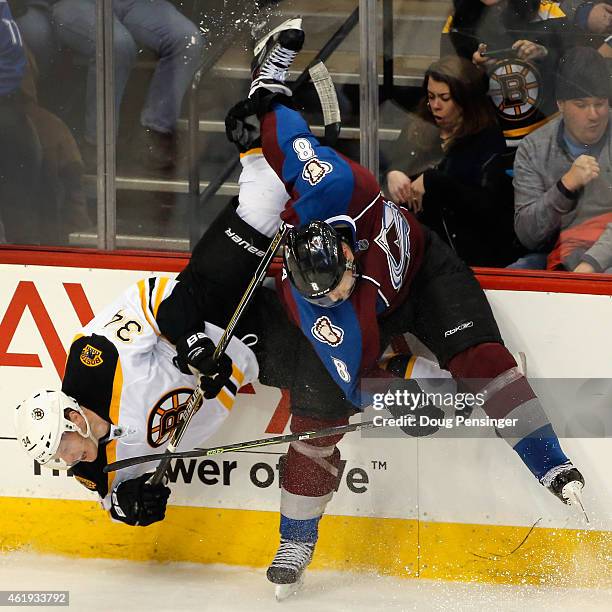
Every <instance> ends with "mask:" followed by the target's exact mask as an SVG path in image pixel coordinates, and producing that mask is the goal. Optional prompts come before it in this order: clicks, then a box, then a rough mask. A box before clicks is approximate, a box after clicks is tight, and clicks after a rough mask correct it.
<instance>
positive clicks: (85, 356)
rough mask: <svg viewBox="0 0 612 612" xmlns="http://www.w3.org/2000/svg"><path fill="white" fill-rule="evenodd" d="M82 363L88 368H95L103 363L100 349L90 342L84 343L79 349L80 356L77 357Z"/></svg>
mask: <svg viewBox="0 0 612 612" xmlns="http://www.w3.org/2000/svg"><path fill="white" fill-rule="evenodd" d="M79 359H80V360H81V363H82V364H83V365H86V366H87V367H88V368H95V367H96V366H99V365H100V364H102V363H104V360H103V359H102V351H101V350H100V349H97V348H95V347H93V346H91V344H86V345H85V347H84V348H83V350H82V351H81V356H80V358H79Z"/></svg>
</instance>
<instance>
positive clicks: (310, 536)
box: [280, 415, 348, 543]
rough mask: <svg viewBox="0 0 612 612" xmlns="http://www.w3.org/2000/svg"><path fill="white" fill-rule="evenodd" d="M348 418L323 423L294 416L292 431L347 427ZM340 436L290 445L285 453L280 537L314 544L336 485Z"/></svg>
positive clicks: (321, 420) (315, 419)
mask: <svg viewBox="0 0 612 612" xmlns="http://www.w3.org/2000/svg"><path fill="white" fill-rule="evenodd" d="M347 423H348V418H341V419H335V420H329V421H328V420H323V419H318V418H308V417H301V416H296V415H294V416H293V417H292V418H291V431H292V432H294V433H297V432H300V431H312V430H315V429H323V428H325V427H334V426H337V425H346V424H347ZM341 439H342V435H338V436H332V437H329V438H319V439H316V440H307V441H304V442H292V443H291V445H290V446H289V451H288V452H287V460H286V462H285V466H284V471H283V484H282V489H281V524H280V533H281V538H283V539H286V540H296V541H300V542H311V543H314V542H316V541H317V537H318V525H319V520H320V518H321V516H322V515H323V513H324V512H325V507H326V506H327V503H328V502H329V501H330V499H331V498H332V495H333V492H334V491H335V489H336V487H337V484H338V466H339V465H340V451H339V450H338V449H337V448H336V444H337V443H338V442H339V441H340V440H341Z"/></svg>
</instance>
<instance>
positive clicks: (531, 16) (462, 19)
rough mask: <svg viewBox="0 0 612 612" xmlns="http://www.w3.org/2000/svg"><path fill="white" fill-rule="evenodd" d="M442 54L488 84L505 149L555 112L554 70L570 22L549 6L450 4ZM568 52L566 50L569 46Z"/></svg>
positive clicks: (504, 0) (536, 1) (536, 0)
mask: <svg viewBox="0 0 612 612" xmlns="http://www.w3.org/2000/svg"><path fill="white" fill-rule="evenodd" d="M454 4H455V14H454V16H453V17H452V19H451V20H450V21H449V23H447V25H446V27H445V29H444V33H443V36H442V50H443V51H444V52H446V53H448V52H451V51H450V50H449V49H453V50H454V52H456V53H457V54H458V55H461V56H462V57H465V58H468V59H471V60H472V61H473V62H474V63H475V64H476V65H478V66H479V67H481V68H482V69H483V70H485V71H486V72H487V74H488V75H489V78H490V87H489V95H490V97H491V99H492V101H493V103H494V104H495V107H496V109H497V116H498V119H499V122H500V125H501V126H502V129H503V131H504V135H505V137H506V140H507V142H508V144H509V145H510V146H516V145H517V144H518V142H519V141H520V139H521V138H523V136H525V135H526V134H528V133H529V132H530V131H532V130H533V129H535V128H536V127H538V126H539V125H542V123H543V122H545V121H546V120H548V119H549V118H550V117H551V116H554V114H555V113H556V112H557V108H556V105H555V97H554V85H555V78H554V74H555V70H556V66H557V63H558V61H559V59H560V58H561V56H562V55H563V53H564V52H565V49H566V46H567V45H566V33H567V31H568V30H571V29H573V26H572V24H571V22H570V20H568V19H567V17H566V15H565V13H564V12H563V11H561V9H560V8H559V5H558V4H557V3H554V2H542V3H540V0H480V1H478V0H455V2H454ZM569 46H571V44H570V45H569Z"/></svg>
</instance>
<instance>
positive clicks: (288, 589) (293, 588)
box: [274, 575, 304, 601]
mask: <svg viewBox="0 0 612 612" xmlns="http://www.w3.org/2000/svg"><path fill="white" fill-rule="evenodd" d="M303 585H304V575H301V576H300V577H299V578H298V579H297V581H296V582H292V583H291V584H277V585H276V587H275V589H274V596H275V597H276V601H284V600H285V599H289V597H291V596H292V595H295V594H296V593H297V592H298V591H299V590H300V589H301V588H302V586H303Z"/></svg>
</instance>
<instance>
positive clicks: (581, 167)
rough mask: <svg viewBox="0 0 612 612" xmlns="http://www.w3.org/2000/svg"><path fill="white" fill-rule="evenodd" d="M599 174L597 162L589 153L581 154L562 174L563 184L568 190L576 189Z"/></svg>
mask: <svg viewBox="0 0 612 612" xmlns="http://www.w3.org/2000/svg"><path fill="white" fill-rule="evenodd" d="M598 176H599V163H598V162H597V160H596V159H595V158H594V157H593V156H591V155H581V156H580V157H577V158H576V159H575V160H574V163H573V164H572V167H571V168H570V169H569V170H568V171H567V172H566V173H565V174H564V175H563V178H562V179H561V180H562V181H563V184H564V185H565V186H566V187H567V188H568V189H569V190H570V191H578V189H581V188H582V187H584V186H585V185H588V184H589V183H590V182H591V181H592V180H593V179H595V178H597V177H598Z"/></svg>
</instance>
